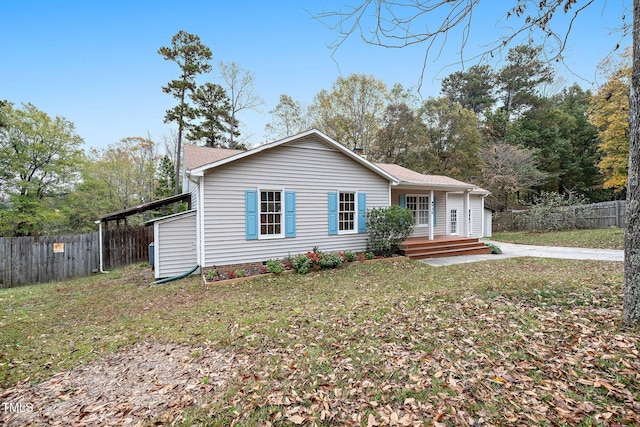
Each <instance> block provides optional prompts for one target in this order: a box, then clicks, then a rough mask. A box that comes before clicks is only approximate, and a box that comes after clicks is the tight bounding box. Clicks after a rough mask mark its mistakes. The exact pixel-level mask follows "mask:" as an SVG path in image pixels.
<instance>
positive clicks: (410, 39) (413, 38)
mask: <svg viewBox="0 0 640 427" xmlns="http://www.w3.org/2000/svg"><path fill="white" fill-rule="evenodd" d="M620 1H621V4H622V9H623V14H622V16H621V17H620V19H621V26H620V30H621V31H622V35H621V37H620V39H622V38H623V37H625V36H626V35H627V34H628V32H629V30H630V28H631V25H630V24H629V23H628V22H627V21H626V13H624V11H625V10H626V7H627V6H626V5H625V1H624V0H620ZM485 3H487V2H485ZM485 3H483V5H484V4H485ZM595 3H596V2H595V0H540V1H533V0H522V1H517V2H515V6H513V7H509V6H503V8H504V9H503V10H502V11H499V10H497V9H496V5H495V3H493V4H491V5H490V6H489V7H492V8H493V9H492V11H493V13H494V14H495V16H496V23H499V22H503V23H505V24H506V23H509V24H511V25H505V27H504V28H503V34H502V35H500V36H499V38H498V39H497V40H494V41H492V42H490V44H488V45H486V46H485V47H484V48H482V49H481V51H480V52H479V53H473V54H472V55H471V56H469V57H467V50H469V42H470V37H471V35H472V31H471V30H472V21H473V18H474V11H476V10H478V8H479V7H480V0H365V1H362V2H361V3H359V4H358V5H356V6H345V9H343V10H338V11H329V12H322V13H319V14H316V15H314V17H315V18H316V19H318V20H319V21H321V22H322V23H323V24H325V25H326V26H327V27H328V28H330V29H332V30H334V31H336V32H337V34H338V36H337V39H336V40H335V41H334V42H333V43H331V44H330V45H329V48H330V49H332V51H333V55H335V54H336V52H337V51H338V49H339V48H340V47H341V46H342V45H343V44H344V43H345V42H346V41H347V40H348V39H349V38H351V37H353V36H359V37H360V38H361V39H362V41H364V42H365V43H366V44H369V45H374V46H381V47H386V48H404V47H408V46H412V45H417V44H424V45H425V52H424V59H423V64H422V70H421V73H420V78H419V85H418V87H419V88H420V87H422V83H423V78H424V74H425V71H426V67H427V62H428V60H429V59H435V60H437V59H438V58H439V57H440V56H441V54H442V52H443V51H444V49H445V46H446V44H447V41H448V38H449V36H450V33H453V31H454V30H457V31H460V33H459V34H460V37H461V41H460V46H459V49H460V50H459V58H460V59H459V61H458V62H457V63H456V64H459V65H462V66H463V68H464V65H465V62H469V61H473V62H474V63H475V62H483V61H488V60H491V59H492V58H494V57H496V56H498V55H500V53H501V52H502V51H503V50H504V48H505V47H507V46H509V45H511V44H514V43H523V41H526V43H527V44H538V45H540V46H541V47H542V48H543V52H544V55H545V57H546V60H547V61H549V62H559V63H563V64H564V58H563V53H564V51H565V50H566V48H567V43H568V40H569V35H570V33H571V30H572V28H573V26H574V23H575V21H576V19H577V18H578V16H579V15H580V14H582V13H583V12H584V11H585V10H586V9H587V8H588V7H589V6H592V5H594V4H595ZM606 6H607V5H606V2H605V3H603V6H602V8H603V10H604V8H606ZM558 14H562V15H566V16H567V17H568V20H567V21H565V22H564V23H563V22H561V20H560V19H557V20H554V17H555V16H556V15H558ZM434 23H435V25H433V24H434ZM552 23H553V24H554V25H553V26H552ZM478 25H486V22H482V23H480V24H478V23H476V27H477V26H478ZM616 48H617V46H616V47H614V48H612V49H611V51H612V52H613V51H614V50H615V49H616ZM434 55H435V57H434ZM456 64H451V65H456ZM565 66H566V64H565ZM567 68H568V67H567Z"/></svg>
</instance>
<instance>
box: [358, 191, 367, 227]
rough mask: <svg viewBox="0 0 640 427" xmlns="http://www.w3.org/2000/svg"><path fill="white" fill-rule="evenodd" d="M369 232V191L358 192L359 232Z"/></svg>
mask: <svg viewBox="0 0 640 427" xmlns="http://www.w3.org/2000/svg"><path fill="white" fill-rule="evenodd" d="M366 232H367V193H358V233H366Z"/></svg>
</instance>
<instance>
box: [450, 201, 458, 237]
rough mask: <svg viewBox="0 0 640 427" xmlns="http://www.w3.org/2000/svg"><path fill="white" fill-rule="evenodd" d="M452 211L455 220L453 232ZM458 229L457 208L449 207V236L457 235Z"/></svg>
mask: <svg viewBox="0 0 640 427" xmlns="http://www.w3.org/2000/svg"><path fill="white" fill-rule="evenodd" d="M454 212H455V213H456V220H455V224H456V231H455V233H454V232H453V227H452V225H453V223H454V221H453V213H454ZM459 229H460V221H459V220H458V208H455V209H449V234H450V235H451V236H457V235H458V234H459V233H458V230H459Z"/></svg>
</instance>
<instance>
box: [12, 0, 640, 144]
mask: <svg viewBox="0 0 640 427" xmlns="http://www.w3.org/2000/svg"><path fill="white" fill-rule="evenodd" d="M348 3H349V1H347V0H327V1H324V0H315V1H302V0H290V1H289V0H286V1H285V0H282V1H278V0H271V1H266V0H261V1H243V0H235V1H217V0H215V1H214V0H211V1H191V0H183V1H181V2H175V1H167V0H156V1H135V0H128V1H127V0H111V1H89V0H82V1H79V0H65V1H63V0H40V1H36V0H4V1H3V6H2V12H0V16H1V17H2V19H1V22H2V24H1V25H0V42H1V44H2V46H3V49H2V66H1V67H0V99H7V100H9V101H11V102H14V103H15V104H16V105H18V106H19V105H20V103H23V102H24V103H26V102H31V103H32V104H34V105H35V106H36V107H38V108H39V109H41V110H43V111H45V112H46V113H48V114H49V115H51V116H64V117H65V118H67V119H68V120H70V121H72V122H73V123H75V125H76V131H77V132H78V134H79V135H80V136H82V137H83V138H84V139H85V145H86V146H87V147H105V146H106V145H108V144H110V143H114V142H117V141H118V140H120V139H122V138H125V137H131V136H147V135H148V134H150V135H151V137H152V138H153V139H155V140H157V141H161V140H162V137H163V135H167V134H168V133H169V131H170V129H171V127H172V125H168V124H165V123H163V118H164V112H165V110H166V109H168V108H171V107H172V106H174V105H175V100H174V99H173V98H172V97H171V96H169V95H167V94H164V93H163V92H162V90H161V86H163V85H165V84H166V83H167V82H168V81H169V80H171V79H174V78H177V76H178V68H177V66H176V65H175V64H174V63H172V62H168V61H164V60H163V59H162V57H161V56H160V55H159V54H158V53H157V50H158V48H159V47H160V46H168V45H169V44H170V41H171V37H172V36H173V35H174V34H175V33H176V32H178V31H179V30H185V31H188V32H190V33H193V34H197V35H198V36H200V38H201V39H202V42H203V43H204V44H206V45H207V46H209V47H210V48H211V50H212V51H213V55H214V58H213V63H214V64H215V63H217V61H220V60H221V61H224V62H231V61H233V62H236V63H237V64H239V65H240V66H241V67H243V68H244V69H246V70H249V71H252V72H253V73H254V74H255V79H256V87H255V90H256V92H257V93H258V94H259V95H260V96H261V97H262V98H263V99H264V101H265V104H264V106H263V107H262V112H259V113H253V112H250V113H247V114H243V115H241V116H240V120H241V121H242V122H243V124H244V127H243V129H242V130H243V133H244V134H245V135H248V136H250V138H249V142H250V143H252V144H259V143H261V142H263V141H264V140H265V136H264V126H265V124H266V123H268V122H269V121H270V120H271V117H270V115H269V114H268V111H269V110H271V109H273V107H274V106H275V105H276V104H277V103H278V98H279V96H280V94H282V93H286V94H288V95H290V96H291V97H293V98H294V99H295V100H297V101H300V102H302V103H303V104H305V105H308V104H310V103H311V102H312V101H313V97H314V96H315V94H317V93H318V92H319V91H320V90H321V89H330V87H331V84H332V83H333V82H335V80H336V79H337V78H338V77H339V76H344V77H346V76H348V75H349V74H352V73H363V74H368V75H373V76H374V77H376V78H378V79H380V80H382V81H383V82H385V83H386V84H387V85H388V86H389V87H390V86H392V85H393V84H394V83H401V84H402V85H404V86H405V87H414V86H416V85H417V83H418V79H419V77H420V72H421V69H422V63H423V49H424V47H422V46H414V47H412V48H408V49H384V48H379V47H373V46H367V45H365V44H363V43H362V42H360V41H359V39H358V38H353V39H351V40H349V41H348V42H347V43H345V44H344V45H343V46H342V47H341V48H340V49H339V50H338V52H337V53H336V55H334V57H333V58H332V52H331V50H330V49H329V48H328V47H327V46H328V45H329V44H330V43H332V42H333V41H335V39H336V36H337V35H336V33H334V32H332V31H331V30H330V29H329V28H327V27H326V26H324V25H323V24H322V23H321V22H319V21H317V20H314V19H312V14H316V13H318V12H321V11H322V10H336V9H338V8H340V7H343V5H344V4H348ZM351 3H353V1H352V2H351ZM505 3H507V2H504V1H503V0H488V1H485V2H484V3H483V4H482V6H483V7H485V8H486V9H478V12H477V13H476V14H475V15H474V21H473V27H472V33H471V37H470V42H469V44H468V46H467V47H468V49H469V51H470V52H471V51H473V50H474V49H479V48H480V47H481V46H483V45H486V44H487V43H490V42H491V41H493V40H495V39H496V37H497V35H498V34H499V32H500V31H504V29H505V25H506V24H509V22H510V21H508V22H506V23H505V22H504V21H500V19H501V18H502V17H503V13H499V12H496V11H500V12H502V11H506V10H505V6H504V4H505ZM508 3H515V1H514V2H508ZM597 3H599V2H596V4H594V5H592V6H590V7H589V9H588V10H587V11H586V13H585V15H584V16H583V17H582V18H580V19H579V20H578V22H577V24H576V25H575V26H574V28H573V30H572V33H571V38H570V40H569V44H568V45H567V51H566V55H565V56H566V57H567V61H566V62H567V64H568V65H569V66H570V68H571V69H572V70H573V71H574V72H575V73H577V74H578V75H579V76H580V77H576V76H574V75H573V74H571V73H570V72H569V71H567V70H566V69H565V68H561V69H560V70H559V72H560V74H561V75H563V76H564V79H565V82H566V83H567V84H570V83H573V82H574V81H575V82H578V83H579V84H580V85H581V86H582V87H583V88H585V89H595V88H596V86H593V85H592V82H596V79H595V71H596V66H597V64H598V63H599V62H600V61H601V60H602V58H604V57H605V56H606V55H607V54H608V53H609V52H610V51H611V50H612V49H613V47H614V46H615V45H616V43H618V42H619V39H620V36H619V35H618V34H611V33H612V30H614V29H615V28H618V27H620V25H621V21H620V16H621V15H622V14H623V13H624V10H623V9H624V7H625V5H626V6H628V3H629V0H612V1H607V2H606V3H605V4H606V6H602V5H599V4H597ZM487 5H488V6H487ZM627 15H628V16H629V18H630V12H627ZM628 44H630V42H629V40H628V39H624V40H623V41H622V45H623V46H624V45H628ZM459 47H460V45H459V38H458V36H457V35H456V34H451V37H450V38H449V40H448V42H447V44H446V45H445V47H444V49H443V50H442V53H441V55H440V57H438V58H435V56H433V57H432V58H430V59H431V61H430V62H428V63H427V67H426V72H425V76H424V84H423V86H422V89H421V95H422V96H423V97H428V96H438V93H439V90H440V80H441V79H442V78H444V77H446V76H447V75H449V74H451V73H452V72H454V71H457V70H459V69H460V67H459V66H450V65H451V64H453V63H455V62H456V58H457V56H456V52H457V51H459ZM467 65H472V64H467ZM494 65H496V66H499V63H495V64H494ZM204 81H211V82H214V83H222V82H221V80H220V79H219V78H218V76H217V75H216V73H215V71H214V72H213V73H211V74H210V75H207V76H204V77H203V78H201V79H200V83H202V82H204ZM599 83H602V81H600V82H599Z"/></svg>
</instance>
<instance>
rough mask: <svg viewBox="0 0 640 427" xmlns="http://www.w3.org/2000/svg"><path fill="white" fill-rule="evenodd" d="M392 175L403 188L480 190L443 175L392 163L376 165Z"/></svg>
mask: <svg viewBox="0 0 640 427" xmlns="http://www.w3.org/2000/svg"><path fill="white" fill-rule="evenodd" d="M376 165H377V166H378V167H379V168H380V169H383V170H385V171H386V172H387V173H389V174H390V175H393V176H395V177H396V178H397V179H398V181H400V182H399V184H398V186H399V187H403V186H407V187H424V188H433V189H439V190H445V191H463V190H479V188H478V187H477V186H476V185H473V184H468V183H466V182H462V181H458V180H457V179H453V178H449V177H448V176H443V175H424V174H421V173H418V172H415V171H412V170H411V169H407V168H405V167H402V166H400V165H394V164H390V163H376Z"/></svg>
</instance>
